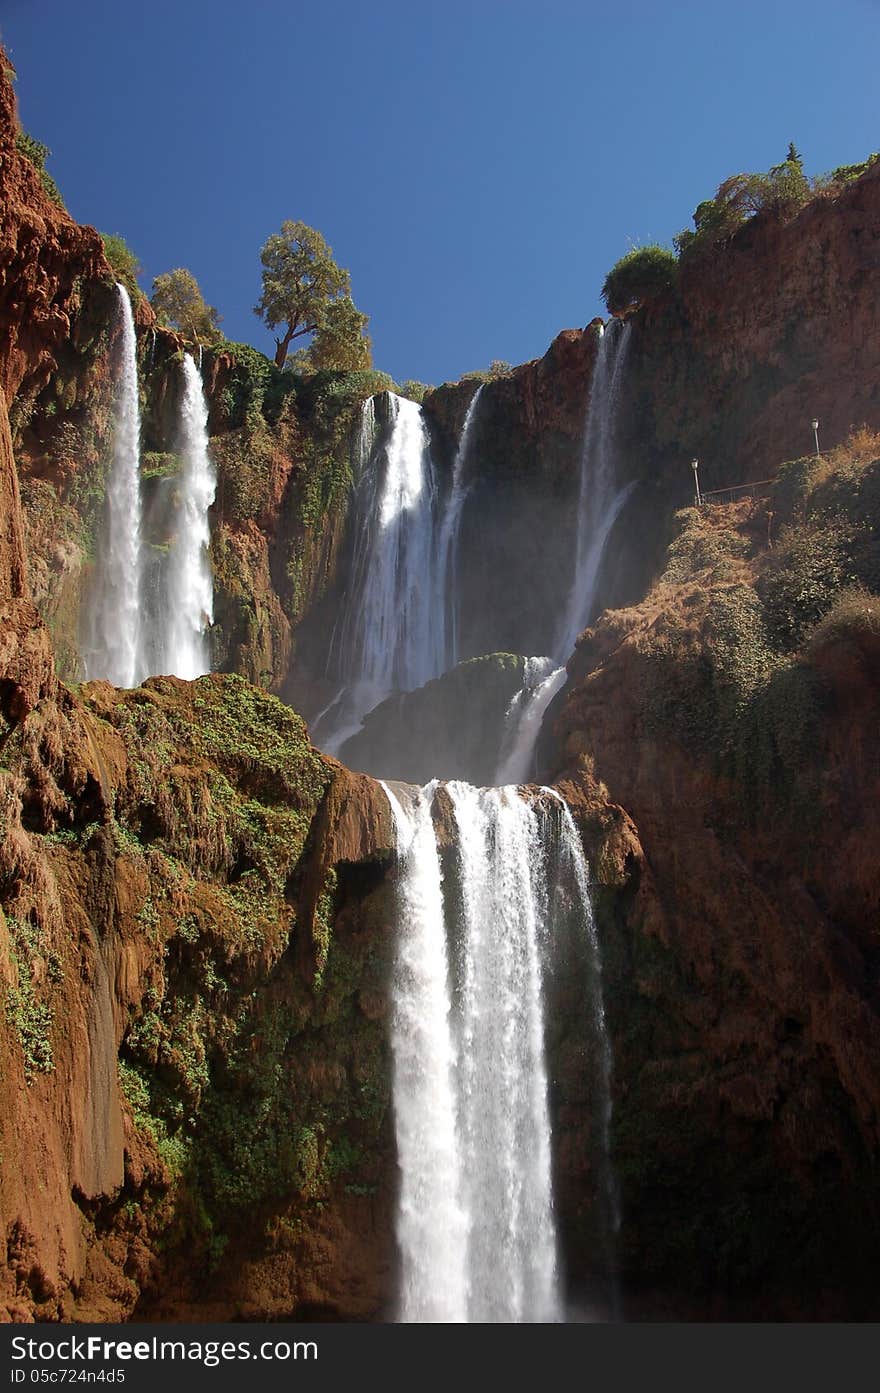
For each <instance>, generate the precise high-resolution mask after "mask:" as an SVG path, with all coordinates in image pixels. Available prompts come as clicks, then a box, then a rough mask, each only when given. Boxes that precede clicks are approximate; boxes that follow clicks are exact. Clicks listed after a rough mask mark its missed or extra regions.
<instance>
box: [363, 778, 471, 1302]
mask: <svg viewBox="0 0 880 1393" xmlns="http://www.w3.org/2000/svg"><path fill="white" fill-rule="evenodd" d="M382 787H383V788H384V789H385V792H386V794H387V796H388V801H389V803H390V805H391V811H392V814H393V817H394V825H395V830H396V834H397V855H398V860H399V864H400V875H399V881H398V903H399V923H398V929H397V941H396V947H395V963H394V1000H393V1007H392V1016H391V1054H392V1061H393V1090H394V1121H395V1132H396V1137H397V1158H398V1164H399V1166H400V1189H399V1195H398V1205H397V1240H398V1245H399V1248H400V1257H401V1278H400V1300H399V1318H400V1319H401V1320H403V1321H417V1322H423V1321H464V1320H466V1319H467V1293H466V1279H465V1274H466V1265H465V1260H466V1252H465V1243H466V1236H467V1235H466V1226H465V1216H464V1214H463V1212H462V1209H461V1200H460V1196H461V1171H460V1165H461V1156H460V1148H459V1145H458V1137H457V1128H456V1109H455V1093H454V1080H453V1076H454V1070H455V1056H454V1049H453V1042H452V1033H451V1027H450V1019H449V1016H450V987H449V963H448V958H447V948H446V929H445V923H444V918H443V899H442V876H441V871H440V858H439V856H438V853H437V843H436V839H435V837H434V827H433V823H432V821H431V802H432V800H433V794H434V787H435V786H434V785H432V784H429V785H428V786H427V787H426V788H425V789H407V790H406V792H405V793H403V791H402V796H408V798H409V806H408V807H407V808H406V809H405V808H404V806H403V804H402V802H401V801H400V800H399V799H398V798H397V797H396V795H395V794H394V793H392V792H391V789H390V788H389V787H388V786H387V784H383V785H382Z"/></svg>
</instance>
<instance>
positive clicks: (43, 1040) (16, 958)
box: [6, 916, 61, 1084]
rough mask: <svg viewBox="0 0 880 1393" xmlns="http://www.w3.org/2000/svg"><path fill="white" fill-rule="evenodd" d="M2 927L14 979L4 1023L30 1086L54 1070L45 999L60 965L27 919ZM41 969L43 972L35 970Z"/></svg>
mask: <svg viewBox="0 0 880 1393" xmlns="http://www.w3.org/2000/svg"><path fill="white" fill-rule="evenodd" d="M6 927H7V930H8V932H9V945H10V949H11V956H12V961H13V963H14V964H15V969H16V975H17V983H16V985H15V986H13V987H10V988H9V989H8V991H7V993H6V1019H7V1021H8V1023H9V1025H10V1026H11V1027H12V1028H13V1030H14V1031H15V1033H16V1036H17V1037H18V1043H19V1046H20V1048H21V1053H22V1058H23V1062H24V1076H25V1079H26V1081H27V1083H28V1084H32V1083H33V1082H34V1079H35V1078H36V1077H37V1075H38V1074H50V1073H51V1072H52V1070H53V1069H54V1068H55V1056H54V1052H53V1049H52V1026H53V1021H54V1012H53V1010H52V1006H51V1004H50V1001H49V1000H48V999H47V998H48V997H49V996H50V995H51V989H52V984H53V983H57V981H58V980H59V975H60V967H61V965H60V960H59V959H58V957H57V955H56V954H54V953H52V952H51V951H50V950H49V949H48V947H47V945H46V943H45V936H44V934H43V932H42V931H41V930H40V929H39V928H38V927H37V926H36V924H34V923H32V922H31V921H30V919H18V918H15V917H13V916H7V919H6ZM41 965H42V968H43V971H40V970H39V968H40V966H41ZM41 979H42V980H41Z"/></svg>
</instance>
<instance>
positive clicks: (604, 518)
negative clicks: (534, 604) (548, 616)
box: [555, 319, 633, 660]
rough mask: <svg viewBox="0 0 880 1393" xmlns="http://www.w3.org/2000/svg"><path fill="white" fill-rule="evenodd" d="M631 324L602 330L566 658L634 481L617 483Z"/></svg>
mask: <svg viewBox="0 0 880 1393" xmlns="http://www.w3.org/2000/svg"><path fill="white" fill-rule="evenodd" d="M631 332H632V330H631V326H630V325H629V324H628V323H621V322H620V321H619V320H616V319H614V320H612V321H611V323H610V324H609V325H608V326H607V327H606V328H605V330H604V332H603V333H602V335H601V338H600V342H599V347H598V351H597V353H596V361H595V364H594V367H593V378H592V383H591V386H590V401H589V406H588V408H587V419H586V425H585V429H584V439H583V447H582V449H581V467H580V487H579V493H578V524H577V546H576V552H575V565H574V576H573V579H572V584H571V589H570V591H569V596H568V602H567V604H566V608H565V613H564V616H563V620H562V623H561V625H560V627H559V632H558V637H557V642H556V650H555V651H556V653H557V655H558V657H559V658H560V659H563V660H564V659H565V658H567V657H568V655H569V654H570V653H571V651H572V649H573V648H574V644H575V640H576V639H577V636H578V634H579V633H580V632H581V630H582V629H584V628H585V627H586V626H587V624H588V623H589V622H590V621H591V619H593V618H594V607H595V602H596V581H597V578H598V574H599V567H600V565H601V562H602V556H603V553H604V551H605V544H606V542H607V541H608V536H609V534H610V532H611V529H612V527H613V526H614V523H615V521H616V520H617V517H618V515H619V513H620V510H621V508H622V507H623V505H624V503H625V502H626V500H627V498H628V497H629V494H630V492H631V490H632V488H633V485H632V484H631V483H630V484H626V485H624V486H623V487H620V486H619V485H618V483H617V453H616V436H617V430H616V415H617V406H618V399H619V396H620V388H621V383H622V381H623V377H624V369H625V365H626V358H627V350H628V347H629V342H630V335H631Z"/></svg>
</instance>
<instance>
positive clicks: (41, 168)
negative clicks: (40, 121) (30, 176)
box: [15, 131, 64, 208]
mask: <svg viewBox="0 0 880 1393" xmlns="http://www.w3.org/2000/svg"><path fill="white" fill-rule="evenodd" d="M15 145H16V149H17V150H18V153H19V154H20V155H24V157H25V159H26V160H30V162H31V164H32V165H33V166H34V168H35V169H36V170H37V172H38V173H39V176H40V183H41V184H42V185H43V189H44V191H45V193H46V195H47V196H48V197H49V198H50V199H51V200H52V202H53V203H54V204H55V205H56V206H57V207H58V208H63V207H64V199H63V198H62V197H61V193H60V190H59V188H58V185H57V184H56V183H55V180H54V179H53V178H52V175H51V174H50V173H49V171H48V170H47V169H46V161H47V159H48V158H49V156H50V155H51V153H52V151H51V150H50V149H49V147H48V145H44V144H43V143H42V141H40V140H35V139H34V137H33V136H32V135H28V133H27V131H19V132H18V134H17V135H16V137H15Z"/></svg>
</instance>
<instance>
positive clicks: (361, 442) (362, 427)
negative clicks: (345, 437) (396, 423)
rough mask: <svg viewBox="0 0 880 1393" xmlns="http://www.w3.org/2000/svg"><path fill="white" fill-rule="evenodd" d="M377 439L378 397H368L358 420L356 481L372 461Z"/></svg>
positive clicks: (355, 459)
mask: <svg viewBox="0 0 880 1393" xmlns="http://www.w3.org/2000/svg"><path fill="white" fill-rule="evenodd" d="M375 441H376V398H375V397H367V399H366V401H365V402H364V403H363V405H362V406H361V417H360V421H359V422H358V428H357V435H356V437H355V446H354V452H353V453H354V458H353V461H352V463H353V466H354V479H355V483H356V484H357V483H360V481H361V479H362V478H363V475H364V471H365V470H366V468H367V466H368V465H369V463H370V457H371V455H372V453H373V445H374V444H375Z"/></svg>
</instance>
